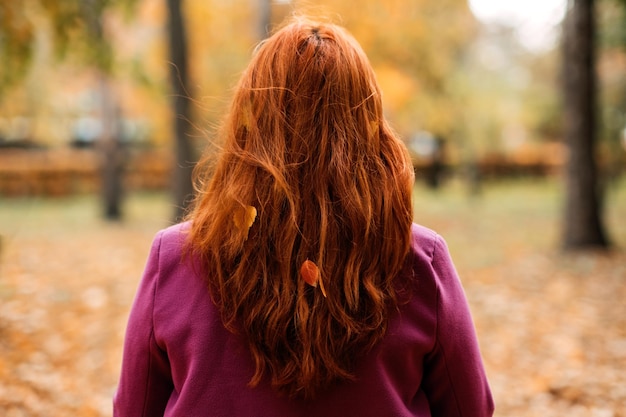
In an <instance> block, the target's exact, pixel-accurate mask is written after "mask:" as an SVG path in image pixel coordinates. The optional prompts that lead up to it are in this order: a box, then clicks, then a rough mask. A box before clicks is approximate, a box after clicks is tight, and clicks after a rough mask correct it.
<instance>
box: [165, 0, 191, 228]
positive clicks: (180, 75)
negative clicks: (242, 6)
mask: <svg viewBox="0 0 626 417" xmlns="http://www.w3.org/2000/svg"><path fill="white" fill-rule="evenodd" d="M167 10H168V23H169V27H168V35H169V52H170V60H171V66H170V82H171V87H172V91H171V95H172V102H171V105H172V111H173V114H174V154H175V155H176V165H175V166H174V178H173V184H172V191H173V198H174V205H175V211H174V219H175V220H176V221H178V220H180V219H182V217H183V216H184V214H185V212H186V210H187V207H188V205H189V203H190V201H191V198H192V196H193V184H192V173H193V167H194V164H195V159H196V158H195V155H194V151H193V146H192V144H191V140H190V136H189V133H190V127H191V122H190V120H191V112H190V108H191V107H190V102H191V97H189V93H188V92H187V90H186V86H187V84H188V83H187V80H188V78H189V76H188V69H187V37H186V34H185V25H184V21H183V16H182V12H181V0H167Z"/></svg>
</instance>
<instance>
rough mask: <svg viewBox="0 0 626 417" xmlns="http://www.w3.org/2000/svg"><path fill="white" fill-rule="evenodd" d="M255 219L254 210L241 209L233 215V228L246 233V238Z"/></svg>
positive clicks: (250, 207) (251, 207)
mask: <svg viewBox="0 0 626 417" xmlns="http://www.w3.org/2000/svg"><path fill="white" fill-rule="evenodd" d="M255 219H256V208H254V207H253V206H246V207H241V208H240V209H238V210H235V212H234V213H233V222H234V223H235V227H237V229H239V230H241V231H244V232H246V237H247V236H248V230H250V227H252V224H253V223H254V220H255Z"/></svg>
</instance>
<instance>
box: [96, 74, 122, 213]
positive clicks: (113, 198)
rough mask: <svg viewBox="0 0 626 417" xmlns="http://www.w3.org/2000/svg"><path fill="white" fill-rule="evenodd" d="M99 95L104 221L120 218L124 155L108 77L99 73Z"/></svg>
mask: <svg viewBox="0 0 626 417" xmlns="http://www.w3.org/2000/svg"><path fill="white" fill-rule="evenodd" d="M98 77H99V80H98V83H99V88H98V89H99V95H100V108H101V111H100V112H101V116H100V120H101V121H102V132H101V137H100V139H99V142H98V150H99V153H100V161H101V167H100V170H101V178H102V185H101V189H102V202H103V205H104V217H105V218H106V219H107V220H120V219H121V218H122V208H121V207H122V198H123V185H122V176H123V174H124V163H125V159H126V158H125V152H124V147H123V146H122V143H121V142H120V129H119V114H118V109H117V106H116V104H115V101H114V99H113V97H112V92H111V88H110V86H109V80H108V76H107V75H106V74H104V73H103V72H102V71H100V73H99V75H98Z"/></svg>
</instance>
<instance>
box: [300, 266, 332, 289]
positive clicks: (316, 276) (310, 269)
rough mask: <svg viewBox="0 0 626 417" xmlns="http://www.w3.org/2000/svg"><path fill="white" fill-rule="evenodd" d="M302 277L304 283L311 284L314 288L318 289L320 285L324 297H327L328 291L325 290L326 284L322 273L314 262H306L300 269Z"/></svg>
mask: <svg viewBox="0 0 626 417" xmlns="http://www.w3.org/2000/svg"><path fill="white" fill-rule="evenodd" d="M300 275H301V276H302V279H304V282H306V283H307V284H309V285H310V286H312V287H317V284H318V283H319V284H320V289H321V290H322V295H323V296H324V297H326V290H325V289H324V282H323V281H322V280H321V275H322V274H321V273H320V270H319V268H318V267H317V265H315V263H314V262H313V261H310V260H308V259H307V260H306V261H304V262H303V263H302V266H301V267H300Z"/></svg>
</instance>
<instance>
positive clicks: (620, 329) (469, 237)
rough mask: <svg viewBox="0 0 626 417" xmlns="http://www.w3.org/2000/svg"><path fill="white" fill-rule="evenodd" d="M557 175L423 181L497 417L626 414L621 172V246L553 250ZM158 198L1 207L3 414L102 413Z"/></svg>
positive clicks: (165, 213)
mask: <svg viewBox="0 0 626 417" xmlns="http://www.w3.org/2000/svg"><path fill="white" fill-rule="evenodd" d="M561 200H562V198H561V196H560V191H559V184H558V183H556V182H549V183H543V182H528V181H526V182H522V183H501V184H496V185H492V186H489V187H485V188H484V189H483V190H482V193H481V194H480V195H478V196H473V197H472V196H469V195H467V193H465V190H464V189H463V188H462V187H461V186H457V185H454V184H453V185H451V186H448V187H446V188H444V189H443V190H440V191H439V192H432V191H427V190H425V189H423V188H419V187H418V188H417V189H416V193H415V219H416V221H418V222H420V223H422V224H424V225H426V226H429V227H431V228H433V229H435V230H437V231H438V232H439V233H440V234H441V235H443V236H444V238H445V239H446V240H447V242H448V245H449V247H450V250H451V253H452V256H453V258H454V260H455V262H456V265H457V269H458V270H459V273H460V275H461V279H462V281H463V284H464V287H465V289H466V292H467V295H468V298H469V301H470V306H471V309H472V313H473V315H474V320H475V322H476V327H477V331H478V334H479V339H480V345H481V349H482V353H483V356H484V360H485V365H486V367H487V372H488V376H489V379H490V382H491V385H492V389H493V392H494V396H495V400H496V407H497V411H496V415H498V416H542V417H551V416H554V417H556V416H559V417H561V416H569V417H575V416H597V417H626V222H625V221H624V219H626V181H622V182H621V183H616V184H613V185H612V186H611V187H610V189H609V193H608V199H607V205H606V209H607V219H606V223H607V229H608V230H609V234H610V236H611V238H612V240H613V242H614V243H615V245H616V247H615V249H613V250H612V251H609V252H606V253H602V252H584V253H564V252H562V251H560V250H559V234H560V226H561V224H560V212H561ZM171 211H172V210H171V209H170V208H169V206H168V203H167V196H165V195H158V194H157V195H145V194H144V195H134V196H130V197H129V198H128V199H127V202H126V205H125V220H124V221H122V222H120V223H115V224H111V223H107V222H105V221H103V220H100V217H99V210H98V202H97V200H96V199H95V198H94V197H84V196H83V197H74V198H66V199H58V200H33V199H28V200H26V199H20V200H3V201H1V202H0V236H1V237H0V239H1V240H0V415H2V416H6V417H22V416H29V417H30V416H46V417H48V416H108V415H110V414H111V397H112V395H113V392H114V390H115V386H116V383H117V378H118V375H119V367H120V361H121V347H122V342H123V335H124V328H125V324H126V318H127V315H128V310H129V307H130V304H131V302H132V298H133V296H134V292H135V290H136V288H137V284H138V280H139V278H140V276H141V272H142V269H143V266H144V262H145V259H146V256H147V254H148V250H149V246H150V242H151V240H152V237H153V236H154V234H155V232H156V231H157V230H158V229H160V228H162V227H164V226H167V225H168V218H169V216H170V214H171Z"/></svg>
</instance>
